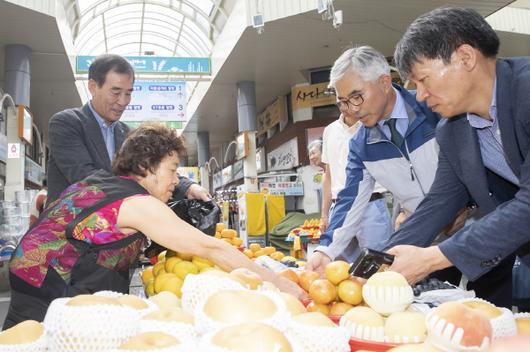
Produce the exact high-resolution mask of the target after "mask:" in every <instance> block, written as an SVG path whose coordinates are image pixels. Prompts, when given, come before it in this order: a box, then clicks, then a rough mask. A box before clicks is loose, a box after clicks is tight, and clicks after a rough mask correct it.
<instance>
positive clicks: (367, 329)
mask: <svg viewBox="0 0 530 352" xmlns="http://www.w3.org/2000/svg"><path fill="white" fill-rule="evenodd" d="M339 326H342V327H344V328H345V329H347V330H348V332H349V334H350V336H351V337H353V338H356V339H361V340H367V341H376V342H384V341H385V328H384V327H383V326H366V325H362V324H357V323H354V322H351V321H350V320H349V319H347V318H346V317H345V316H344V315H343V316H342V317H341V318H340V321H339Z"/></svg>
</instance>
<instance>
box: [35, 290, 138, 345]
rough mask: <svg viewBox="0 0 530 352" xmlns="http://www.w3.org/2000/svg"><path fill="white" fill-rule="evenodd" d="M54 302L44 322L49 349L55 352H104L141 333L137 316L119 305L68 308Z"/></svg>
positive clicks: (58, 300)
mask: <svg viewBox="0 0 530 352" xmlns="http://www.w3.org/2000/svg"><path fill="white" fill-rule="evenodd" d="M69 300H70V298H58V299H55V300H54V301H53V302H52V303H51V305H50V307H49V308H48V311H47V313H46V317H45V318H44V326H45V329H46V334H47V337H48V349H49V351H53V352H63V351H65V352H66V351H69V352H70V351H76V352H83V351H86V352H91V351H105V350H109V349H113V348H117V347H118V346H119V345H120V344H122V343H123V342H124V341H125V340H127V339H128V338H130V337H132V336H134V335H136V333H137V332H138V326H139V320H138V312H137V311H135V310H134V309H132V308H129V307H124V306H119V305H103V304H100V305H92V306H75V307H71V306H67V305H66V303H67V302H68V301H69Z"/></svg>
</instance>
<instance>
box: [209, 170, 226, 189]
mask: <svg viewBox="0 0 530 352" xmlns="http://www.w3.org/2000/svg"><path fill="white" fill-rule="evenodd" d="M212 183H213V189H218V188H220V187H221V186H223V173H222V172H221V171H219V172H217V173H215V174H213V182H212Z"/></svg>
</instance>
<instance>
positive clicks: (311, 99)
mask: <svg viewBox="0 0 530 352" xmlns="http://www.w3.org/2000/svg"><path fill="white" fill-rule="evenodd" d="M327 88H328V83H318V84H312V85H309V86H301V87H293V88H292V89H291V101H292V105H293V110H298V109H304V108H311V107H316V106H325V105H332V104H335V96H334V95H326V94H324V92H326V90H327Z"/></svg>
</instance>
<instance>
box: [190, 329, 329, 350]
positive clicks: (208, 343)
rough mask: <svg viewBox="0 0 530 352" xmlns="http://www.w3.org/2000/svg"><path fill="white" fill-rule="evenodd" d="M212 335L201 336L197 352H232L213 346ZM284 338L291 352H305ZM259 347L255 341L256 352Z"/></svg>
mask: <svg viewBox="0 0 530 352" xmlns="http://www.w3.org/2000/svg"><path fill="white" fill-rule="evenodd" d="M214 335H215V332H211V333H208V334H206V335H203V336H202V338H201V339H200V340H199V343H198V352H233V351H231V350H229V349H227V348H224V347H221V346H217V345H214V344H213V343H212V338H213V337H214ZM284 336H285V338H287V341H289V343H290V344H291V350H292V352H305V350H304V349H303V348H302V347H301V346H300V345H299V344H298V343H297V342H296V341H294V340H293V339H291V338H289V336H287V335H286V334H284ZM259 345H260V342H259V341H256V351H258V350H259V347H258V346H259ZM260 351H261V350H260ZM326 351H327V350H326ZM249 352H251V351H249Z"/></svg>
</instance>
